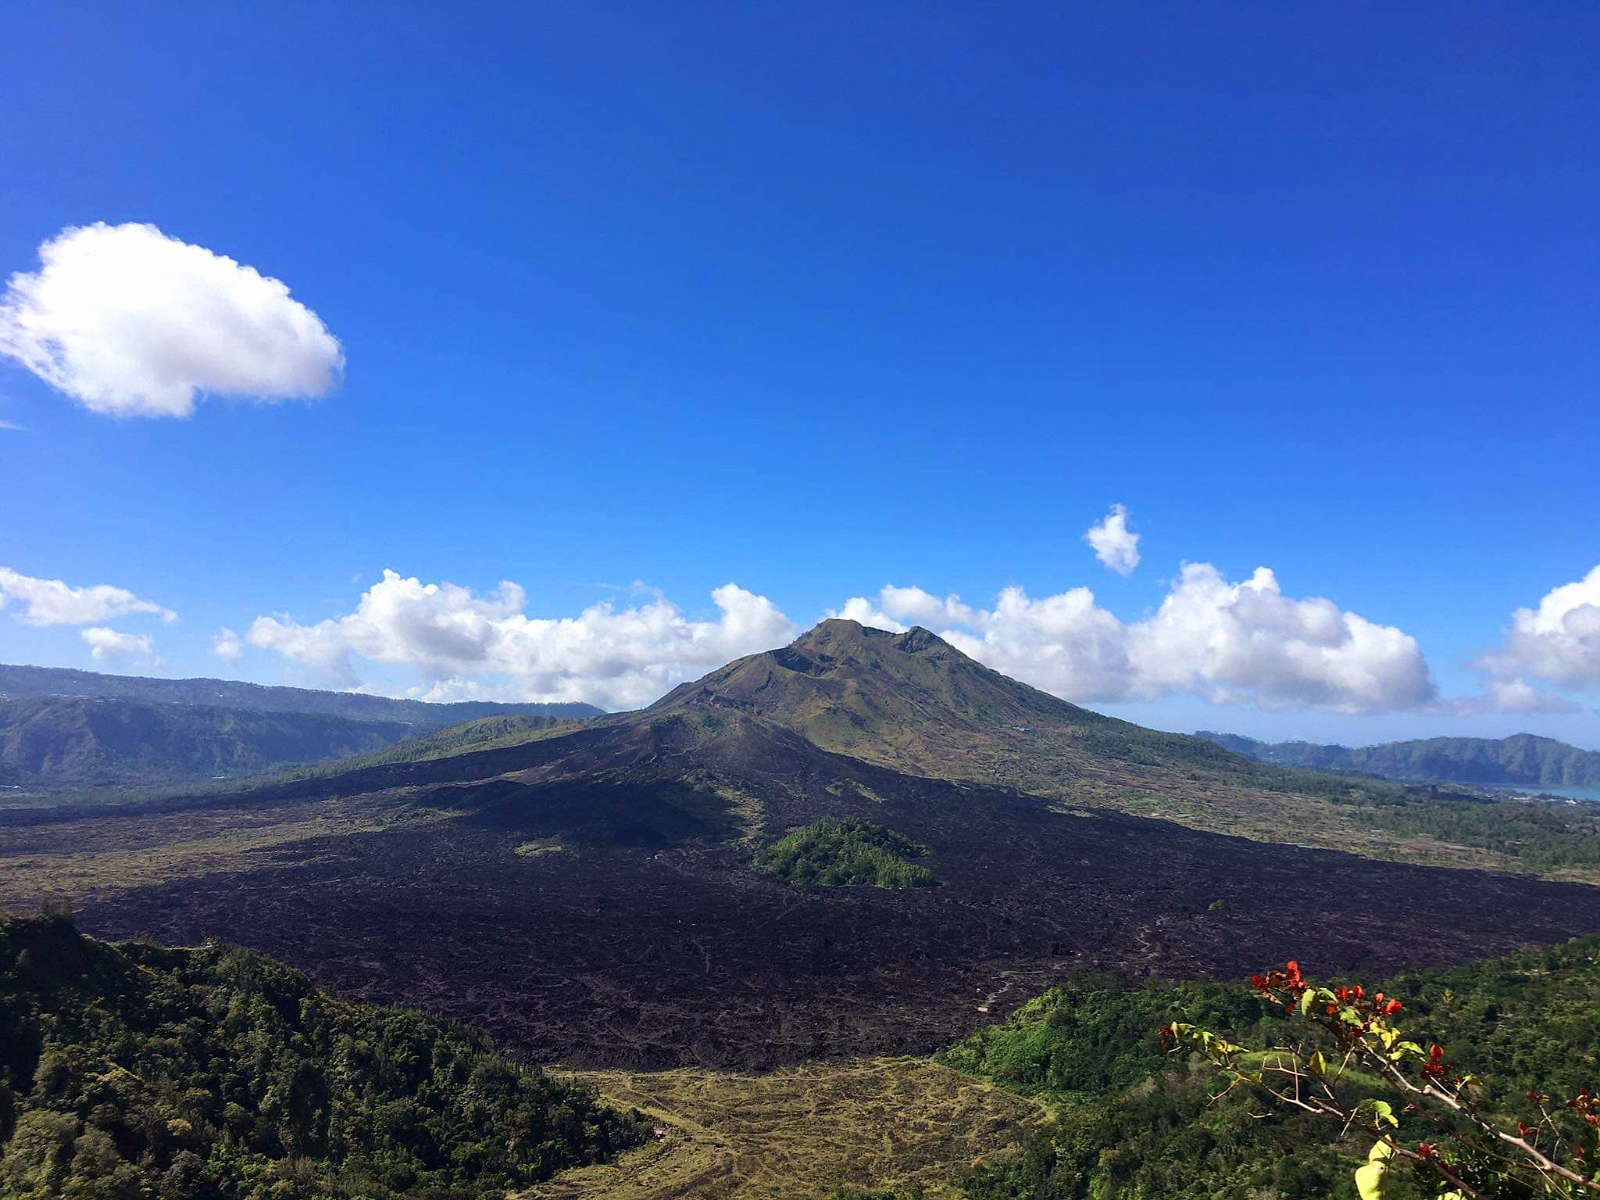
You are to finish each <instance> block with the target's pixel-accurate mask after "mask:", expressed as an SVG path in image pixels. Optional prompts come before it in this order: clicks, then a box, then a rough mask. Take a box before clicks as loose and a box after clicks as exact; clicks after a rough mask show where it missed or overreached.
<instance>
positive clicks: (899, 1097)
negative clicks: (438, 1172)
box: [526, 1058, 1038, 1200]
mask: <svg viewBox="0 0 1600 1200" xmlns="http://www.w3.org/2000/svg"><path fill="white" fill-rule="evenodd" d="M576 1078H577V1079H579V1080H580V1081H581V1082H583V1083H585V1084H588V1085H590V1086H592V1087H594V1088H596V1089H597V1090H598V1091H599V1092H600V1094H601V1095H602V1096H603V1097H604V1098H605V1099H607V1100H609V1101H610V1102H612V1103H614V1104H617V1105H620V1106H625V1107H630V1108H633V1107H636V1108H638V1109H640V1110H642V1111H643V1112H645V1113H647V1114H649V1115H650V1116H651V1117H652V1118H654V1119H655V1120H657V1121H659V1122H661V1124H662V1126H663V1127H664V1128H666V1129H667V1130H668V1131H669V1132H668V1136H667V1137H666V1138H665V1139H664V1140H663V1141H661V1142H659V1143H657V1144H655V1145H652V1146H650V1147H647V1148H646V1149H643V1150H638V1151H634V1152H633V1153H631V1154H628V1155H625V1156H624V1157H622V1158H621V1159H619V1160H618V1161H617V1162H616V1163H615V1164H612V1165H608V1166H598V1167H586V1168H582V1169H579V1170H575V1171H571V1172H568V1173H566V1174H563V1175H561V1176H559V1177H558V1178H557V1179H555V1180H554V1181H552V1182H551V1183H548V1184H543V1185H540V1186H538V1187H535V1188H534V1189H533V1190H532V1191H530V1192H528V1193H526V1195H527V1197H528V1198H529V1200H535V1198H537V1200H579V1198H580V1197H581V1198H582V1200H669V1198H674V1200H675V1198H678V1197H690V1196H692V1197H696V1198H697V1200H722V1198H732V1197H752V1198H754V1197H772V1198H774V1200H776V1198H778V1197H783V1198H784V1200H826V1198H829V1197H832V1196H833V1195H834V1193H835V1191H836V1189H838V1188H840V1187H842V1186H856V1187H861V1186H865V1185H868V1184H871V1183H883V1182H888V1183H892V1184H913V1183H915V1184H919V1185H922V1186H924V1187H925V1188H927V1192H926V1195H927V1196H928V1197H929V1200H937V1198H939V1197H944V1196H951V1197H953V1196H957V1195H959V1194H960V1193H959V1191H958V1190H957V1189H956V1188H954V1187H952V1186H950V1184H949V1181H950V1180H951V1179H953V1178H955V1177H956V1176H957V1175H960V1174H961V1173H963V1172H964V1171H966V1170H967V1169H969V1168H971V1167H972V1166H973V1165H974V1164H976V1163H979V1162H981V1161H984V1160H986V1159H987V1158H988V1157H990V1156H991V1155H993V1154H995V1153H996V1152H998V1151H1003V1150H1004V1149H1005V1148H1006V1147H1008V1146H1010V1145H1012V1144H1013V1143H1014V1142H1015V1141H1016V1139H1017V1138H1018V1137H1019V1136H1020V1135H1021V1134H1022V1132H1023V1131H1024V1130H1025V1129H1026V1128H1027V1127H1028V1126H1029V1125H1031V1124H1032V1122H1033V1121H1034V1120H1036V1119H1037V1116H1038V1109H1037V1106H1036V1105H1034V1104H1033V1103H1031V1102H1029V1101H1025V1100H1023V1099H1021V1098H1020V1097H1018V1096H1015V1095H1013V1094H1011V1093H1009V1092H1007V1091H1005V1090H1004V1089H1000V1088H994V1087H990V1086H988V1085H985V1084H981V1083H978V1082H976V1081H974V1080H972V1079H970V1078H968V1077H966V1076H963V1075H961V1074H959V1073H957V1072H955V1071H951V1070H948V1069H946V1068H944V1067H941V1066H939V1065H937V1064H935V1063H931V1062H929V1061H928V1060H926V1059H918V1058H883V1059H870V1060H858V1061H853V1062H845V1063H818V1064H815V1065H812V1066H806V1067H796V1068H791V1069H788V1070H783V1071H776V1072H773V1073H771V1074H767V1075H735V1074H719V1073H716V1072H710V1071H695V1070H683V1071H664V1072H655V1073H649V1074H643V1073H637V1072H623V1071H605V1072H588V1073H583V1074H580V1075H578V1076H576Z"/></svg>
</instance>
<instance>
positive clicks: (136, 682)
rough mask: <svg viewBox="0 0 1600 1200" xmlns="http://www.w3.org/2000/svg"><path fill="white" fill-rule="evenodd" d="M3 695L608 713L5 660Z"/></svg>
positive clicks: (431, 720)
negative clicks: (117, 672)
mask: <svg viewBox="0 0 1600 1200" xmlns="http://www.w3.org/2000/svg"><path fill="white" fill-rule="evenodd" d="M0 696H101V697H105V698H107V699H114V700H142V701H144V702H146V703H151V704H207V705H211V706H212V707H215V708H243V709H250V710H252V711H254V712H288V713H324V714H327V715H329V716H335V717H348V718H350V719H351V720H354V721H403V722H406V723H407V724H409V725H410V726H411V727H412V730H413V732H420V731H422V730H425V729H442V728H444V726H446V725H458V724H460V723H461V722H462V721H476V720H477V719H478V718H480V717H494V716H501V715H504V714H508V713H532V714H535V715H537V716H541V717H592V716H596V715H598V714H599V713H600V712H601V711H602V710H600V709H598V708H596V707H595V706H594V705H592V704H494V703H490V702H489V701H487V700H467V701H461V702H458V703H455V704H431V703H428V702H427V701H424V700H394V699H391V698H389V697H388V696H364V695H361V694H359V693H356V692H324V691H318V690H316V689H314V688H295V687H266V686H263V685H262V684H259V683H241V682H239V681H238V680H234V679H151V678H146V677H143V676H138V675H100V674H97V673H96V672H94V671H75V670H72V669H70V668H67V667H12V666H5V665H0Z"/></svg>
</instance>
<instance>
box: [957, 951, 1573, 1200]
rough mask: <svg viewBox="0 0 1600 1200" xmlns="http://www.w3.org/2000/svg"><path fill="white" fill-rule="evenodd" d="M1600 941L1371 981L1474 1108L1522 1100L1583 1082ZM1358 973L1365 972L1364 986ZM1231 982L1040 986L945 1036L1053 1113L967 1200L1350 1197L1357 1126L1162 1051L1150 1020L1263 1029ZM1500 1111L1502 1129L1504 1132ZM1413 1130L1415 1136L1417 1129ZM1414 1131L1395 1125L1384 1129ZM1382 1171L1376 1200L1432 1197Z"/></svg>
mask: <svg viewBox="0 0 1600 1200" xmlns="http://www.w3.org/2000/svg"><path fill="white" fill-rule="evenodd" d="M1597 952H1600V937H1587V938H1580V939H1577V940H1575V941H1572V942H1570V943H1568V944H1566V945H1563V946H1559V947H1555V948H1551V949H1534V950H1525V951H1520V952H1518V953H1515V954H1511V955H1508V956H1506V957H1504V958H1498V959H1492V960H1488V961H1484V962H1477V963H1471V964H1468V965H1466V966H1462V967H1457V968H1455V969H1452V970H1447V971H1429V972H1421V973H1414V974H1408V975H1402V976H1400V977H1398V978H1396V979H1393V980H1390V981H1389V982H1387V983H1384V984H1382V985H1381V986H1382V987H1383V990H1384V992H1385V993H1386V994H1387V995H1391V996H1394V997H1398V998H1399V999H1401V1000H1402V1001H1403V1003H1404V1006H1405V1007H1404V1011H1405V1013H1406V1027H1407V1031H1408V1035H1410V1036H1414V1037H1416V1038H1417V1039H1418V1040H1420V1041H1421V1042H1422V1043H1423V1044H1424V1045H1426V1044H1428V1043H1429V1042H1430V1041H1445V1042H1448V1044H1449V1046H1450V1051H1451V1055H1452V1057H1453V1059H1455V1060H1456V1061H1457V1062H1458V1063H1459V1065H1460V1066H1461V1068H1462V1069H1464V1070H1467V1071H1470V1072H1472V1073H1473V1074H1474V1075H1477V1076H1479V1077H1480V1078H1481V1079H1483V1080H1484V1081H1485V1087H1486V1091H1485V1094H1484V1107H1485V1108H1486V1109H1487V1110H1488V1111H1490V1112H1491V1113H1494V1112H1500V1113H1507V1112H1516V1111H1520V1110H1521V1109H1522V1108H1525V1107H1526V1104H1525V1103H1524V1093H1525V1092H1526V1091H1527V1090H1528V1089H1531V1088H1537V1089H1538V1090H1539V1091H1541V1092H1549V1093H1552V1094H1555V1095H1558V1096H1565V1095H1570V1094H1572V1093H1574V1092H1575V1091H1577V1090H1578V1089H1579V1088H1582V1087H1585V1086H1587V1087H1594V1086H1595V1085H1597V1084H1600V1005H1597V1004H1596V1003H1595V999H1594V998H1595V996H1596V994H1597V993H1600V963H1597V961H1596V958H1597ZM1368 982H1369V983H1371V982H1372V981H1371V980H1369V981H1368ZM1282 1017H1283V1014H1282V1013H1281V1010H1274V1011H1272V1012H1268V1011H1267V1009H1266V1007H1265V1005H1264V1004H1263V1003H1262V1002H1261V1000H1260V999H1259V998H1258V997H1257V996H1256V995H1255V994H1254V993H1253V992H1251V991H1250V989H1248V988H1246V987H1244V986H1242V985H1239V986H1232V985H1220V984H1213V983H1187V984H1180V985H1177V986H1163V985H1154V984H1152V985H1149V986H1146V987H1142V988H1133V989H1125V988H1123V987H1121V986H1119V985H1117V984H1116V983H1114V982H1112V981H1109V980H1101V981H1095V980H1086V981H1082V982H1079V983H1077V984H1074V985H1072V986H1069V987H1062V988H1058V989H1055V990H1054V991H1051V992H1048V993H1046V994H1045V995H1043V996H1041V997H1040V998H1038V999H1037V1000H1035V1001H1033V1002H1032V1003H1030V1004H1028V1005H1026V1006H1025V1007H1024V1008H1023V1009H1021V1010H1020V1011H1019V1012H1018V1013H1017V1014H1016V1015H1015V1016H1014V1017H1012V1019H1010V1020H1009V1021H1007V1022H1005V1023H1004V1024H1002V1025H999V1026H996V1027H994V1028H991V1029H987V1030H984V1031H982V1032H981V1033H978V1034H976V1035H974V1036H973V1037H971V1038H969V1039H968V1040H966V1041H965V1042H962V1043H960V1044H958V1045H956V1046H953V1047H951V1048H950V1049H949V1050H947V1051H945V1052H943V1053H942V1054H941V1055H940V1056H939V1057H940V1059H941V1061H943V1062H945V1063H946V1064H947V1065H950V1066H953V1067H955V1068H957V1069H959V1070H962V1071H966V1072H969V1073H971V1074H974V1075H977V1076H979V1077H981V1078H983V1079H986V1080H990V1081H992V1082H994V1083H996V1084H999V1085H1000V1086H1003V1087H1006V1088H1010V1089H1012V1090H1015V1091H1018V1092H1022V1093H1024V1094H1027V1095H1031V1096H1036V1097H1040V1098H1042V1099H1044V1100H1046V1101H1047V1102H1049V1103H1051V1104H1052V1105H1054V1106H1056V1108H1057V1115H1056V1119H1055V1120H1054V1121H1053V1122H1051V1123H1048V1124H1046V1125H1044V1126H1042V1127H1041V1130H1040V1132H1039V1133H1038V1134H1036V1135H1035V1136H1033V1137H1032V1138H1031V1139H1030V1140H1029V1141H1027V1142H1026V1143H1025V1144H1024V1146H1023V1147H1022V1148H1021V1152H1020V1153H1019V1154H1018V1155H1017V1157H1015V1158H1014V1159H1013V1160H1011V1161H1010V1162H1008V1163H1005V1164H1003V1165H999V1166H993V1167H989V1168H986V1169H984V1170H983V1171H981V1172H979V1173H978V1174H977V1175H976V1176H975V1177H974V1178H972V1179H970V1180H968V1181H967V1182H966V1186H967V1189H968V1194H969V1195H970V1196H971V1197H972V1198H973V1200H1021V1198H1022V1197H1027V1198H1028V1200H1057V1198H1062V1200H1065V1198H1069V1197H1070V1198H1072V1200H1088V1198H1090V1197H1093V1198H1094V1200H1112V1198H1113V1197H1117V1198H1121V1200H1202V1198H1204V1200H1211V1198H1213V1197H1221V1196H1228V1197H1233V1196H1238V1197H1245V1196H1262V1197H1267V1196H1270V1197H1275V1198H1277V1200H1324V1198H1334V1200H1355V1197H1356V1191H1355V1186H1354V1183H1353V1181H1352V1170H1353V1168H1354V1167H1355V1166H1356V1165H1358V1164H1359V1162H1360V1161H1361V1159H1362V1158H1364V1157H1365V1154H1366V1151H1367V1148H1368V1147H1369V1146H1370V1145H1371V1142H1372V1135H1371V1131H1370V1129H1368V1130H1365V1131H1363V1130H1353V1131H1349V1136H1348V1140H1344V1139H1342V1137H1341V1131H1340V1129H1339V1128H1338V1126H1337V1125H1336V1124H1334V1125H1330V1124H1329V1123H1328V1122H1327V1121H1322V1120H1318V1119H1317V1118H1315V1117H1311V1116H1308V1115H1305V1114H1298V1115H1290V1114H1289V1113H1288V1112H1287V1111H1286V1110H1284V1109H1282V1108H1280V1107H1277V1106H1275V1105H1273V1104H1272V1103H1270V1102H1268V1101H1266V1100H1263V1099H1262V1098H1261V1097H1260V1096H1257V1095H1253V1094H1252V1093H1251V1092H1250V1090H1249V1089H1248V1088H1243V1087H1241V1088H1237V1089H1235V1090H1233V1091H1232V1092H1230V1093H1229V1094H1228V1095H1227V1096H1225V1097H1223V1098H1221V1099H1217V1100H1213V1097H1214V1096H1215V1095H1216V1094H1217V1093H1218V1092H1219V1091H1221V1090H1222V1088H1223V1081H1221V1080H1219V1078H1218V1076H1217V1075H1216V1074H1214V1073H1212V1072H1210V1071H1205V1070H1197V1069H1195V1066H1194V1064H1193V1063H1191V1061H1190V1060H1189V1056H1187V1055H1176V1056H1175V1055H1168V1054H1166V1053H1164V1052H1163V1048H1162V1044H1161V1042H1160V1040H1159V1038H1158V1036H1157V1030H1158V1029H1159V1028H1160V1026H1162V1025H1164V1024H1166V1023H1168V1022H1171V1021H1188V1022H1192V1023H1195V1024H1197V1025H1200V1026H1202V1027H1204V1028H1208V1029H1215V1030H1222V1031H1226V1032H1227V1033H1228V1036H1229V1037H1230V1038H1232V1039H1233V1040H1234V1041H1237V1042H1242V1043H1244V1044H1245V1045H1246V1046H1265V1045H1268V1044H1270V1043H1271V1042H1272V1041H1274V1040H1275V1038H1276V1037H1277V1036H1278V1030H1279V1027H1280V1026H1281V1025H1282ZM1514 1123H1515V1122H1514V1121H1513V1122H1512V1124H1513V1125H1514ZM1424 1132H1425V1130H1424ZM1408 1134H1409V1135H1410V1137H1411V1139H1412V1140H1413V1141H1415V1140H1417V1138H1418V1137H1419V1136H1420V1135H1419V1134H1418V1133H1417V1132H1416V1131H1415V1130H1412V1129H1409V1128H1408V1126H1407V1125H1406V1124H1405V1123H1404V1122H1402V1125H1401V1129H1400V1131H1399V1133H1397V1135H1396V1136H1399V1137H1406V1136H1407V1135H1408ZM1432 1194H1433V1193H1432V1191H1431V1190H1430V1191H1417V1190H1414V1188H1413V1185H1412V1184H1411V1183H1410V1182H1408V1180H1407V1178H1406V1177H1405V1175H1404V1174H1398V1173H1397V1174H1395V1175H1393V1176H1392V1177H1391V1182H1390V1184H1389V1186H1388V1188H1387V1190H1386V1191H1385V1193H1384V1195H1385V1197H1386V1200H1412V1198H1413V1197H1420V1196H1423V1195H1432Z"/></svg>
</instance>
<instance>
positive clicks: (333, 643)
mask: <svg viewBox="0 0 1600 1200" xmlns="http://www.w3.org/2000/svg"><path fill="white" fill-rule="evenodd" d="M711 598H712V599H713V600H714V601H715V602H716V605H717V607H718V608H719V609H720V610H721V617H720V618H719V619H718V620H715V621H691V620H689V619H688V618H686V617H685V616H684V615H683V613H682V612H680V611H679V610H678V608H677V607H675V606H674V605H673V604H671V603H669V602H668V601H667V600H665V599H663V598H660V597H657V598H656V599H654V600H651V601H650V602H648V603H644V604H639V605H635V606H633V607H629V608H623V609H618V608H616V607H614V606H613V605H611V604H609V603H606V604H597V605H594V606H593V607H591V608H588V609H585V610H584V611H583V613H581V614H580V615H579V616H577V617H563V618H558V619H546V618H536V617H529V616H527V615H526V614H525V613H524V612H523V611H522V610H523V608H524V607H525V606H526V596H525V595H524V593H523V591H522V589H521V588H520V587H518V586H517V585H516V584H514V583H502V584H501V585H500V586H499V588H497V589H496V590H495V591H494V592H493V593H491V594H489V595H487V596H477V595H474V594H473V593H472V592H471V591H470V590H469V589H467V588H464V587H458V586H456V585H455V584H450V583H443V584H437V583H430V584H423V583H422V582H421V581H420V580H418V579H415V578H412V579H407V578H403V577H402V576H400V575H398V574H397V573H395V572H394V571H385V572H384V573H383V579H382V580H381V581H380V582H378V583H375V584H374V585H373V586H372V587H371V588H369V589H368V590H367V591H366V592H365V593H364V594H363V595H362V597H361V600H360V602H359V603H358V604H357V606H356V609H355V611H354V612H352V613H349V614H348V615H346V616H343V617H339V618H337V619H330V620H326V621H321V622H318V623H317V624H315V625H301V624H298V623H296V622H295V621H294V620H292V619H291V618H289V617H288V616H283V615H280V616H276V617H258V618H257V619H256V621H255V622H254V623H253V624H252V625H251V626H250V629H249V631H248V632H247V633H246V635H245V640H246V641H248V642H249V643H250V644H251V645H252V646H257V647H260V648H262V649H267V650H273V651H276V652H277V653H279V654H281V655H283V656H284V657H286V658H289V659H291V660H293V661H295V662H298V663H302V664H304V665H306V666H310V667H313V668H315V669H317V670H319V671H321V672H322V673H323V674H324V675H326V676H327V678H328V679H330V680H331V681H332V682H334V683H336V684H338V685H340V686H343V687H358V686H363V685H362V682H361V679H360V675H359V674H358V672H357V669H356V666H355V663H354V662H353V661H352V660H353V659H367V660H369V661H372V662H378V663H387V664H395V665H400V666H404V667H409V668H413V669H415V670H416V671H418V672H420V674H421V675H422V677H423V679H424V681H425V684H426V686H425V688H424V689H422V691H421V694H422V695H424V696H425V697H426V698H428V699H434V700H440V699H461V698H467V697H482V698H494V699H520V700H545V701H563V700H584V701H588V702H590V703H593V704H598V705H601V706H602V707H606V708H628V707H636V706H638V705H642V704H647V703H649V702H650V701H652V700H654V699H656V698H657V697H658V696H660V695H661V694H662V693H664V692H666V691H667V690H668V689H670V688H671V687H673V686H674V685H675V684H678V683H680V682H682V681H683V680H685V679H691V678H694V677H695V676H698V675H701V674H703V673H705V672H706V671H708V670H710V669H712V668H713V667H718V666H721V665H722V664H723V663H725V662H727V661H728V660H729V659H732V658H737V657H739V656H740V655H743V654H751V653H754V652H756V651H758V650H766V649H770V648H771V647H773V646H777V645H782V644H783V643H784V642H787V641H789V640H790V639H792V638H793V637H794V635H795V633H796V632H797V630H796V627H795V625H794V623H793V622H791V621H790V620H789V618H788V617H786V616H784V615H783V613H782V612H780V611H779V610H778V608H777V607H776V606H775V605H774V604H773V603H772V602H771V601H770V600H768V599H766V598H765V597H763V596H757V595H755V594H753V593H751V592H747V591H745V590H744V589H743V588H740V587H737V586H735V585H734V584H731V583H730V584H727V585H725V586H723V587H720V588H718V589H717V590H716V591H714V592H712V593H711Z"/></svg>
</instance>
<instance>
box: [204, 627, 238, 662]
mask: <svg viewBox="0 0 1600 1200" xmlns="http://www.w3.org/2000/svg"><path fill="white" fill-rule="evenodd" d="M211 653H213V654H215V655H216V656H217V657H218V658H220V659H222V660H223V661H224V662H230V663H236V662H238V661H239V660H240V659H241V658H243V657H244V641H243V639H241V638H240V637H239V635H238V634H237V633H235V632H234V631H233V630H231V629H223V630H222V631H220V632H219V633H218V634H217V636H216V637H214V638H212V639H211Z"/></svg>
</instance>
